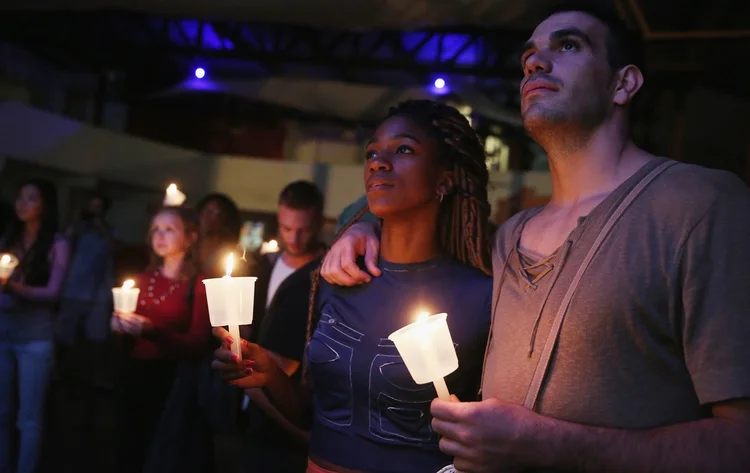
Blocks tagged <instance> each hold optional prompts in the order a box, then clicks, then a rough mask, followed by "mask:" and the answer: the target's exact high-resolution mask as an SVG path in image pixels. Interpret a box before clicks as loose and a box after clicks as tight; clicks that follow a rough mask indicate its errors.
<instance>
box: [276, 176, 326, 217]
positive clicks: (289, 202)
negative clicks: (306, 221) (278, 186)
mask: <svg viewBox="0 0 750 473" xmlns="http://www.w3.org/2000/svg"><path fill="white" fill-rule="evenodd" d="M323 203H324V199H323V193H322V192H320V189H318V186H316V185H315V184H313V183H312V182H309V181H295V182H292V183H291V184H289V185H287V186H286V187H285V188H284V190H282V191H281V194H280V195H279V205H282V204H283V205H285V206H287V207H289V208H290V209H294V210H315V212H316V213H318V214H321V215H322V214H323Z"/></svg>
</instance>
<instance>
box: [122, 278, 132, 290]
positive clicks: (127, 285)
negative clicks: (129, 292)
mask: <svg viewBox="0 0 750 473" xmlns="http://www.w3.org/2000/svg"><path fill="white" fill-rule="evenodd" d="M134 286H135V281H133V280H132V279H128V280H127V281H125V282H124V283H122V288H123V289H133V287H134Z"/></svg>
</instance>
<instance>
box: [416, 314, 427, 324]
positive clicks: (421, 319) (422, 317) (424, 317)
mask: <svg viewBox="0 0 750 473" xmlns="http://www.w3.org/2000/svg"><path fill="white" fill-rule="evenodd" d="M429 316H430V314H429V312H420V313H419V316H418V317H417V323H420V324H423V323H425V322H427V317H429Z"/></svg>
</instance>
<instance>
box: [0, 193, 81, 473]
mask: <svg viewBox="0 0 750 473" xmlns="http://www.w3.org/2000/svg"><path fill="white" fill-rule="evenodd" d="M57 225H58V215H57V192H56V190H55V187H54V185H52V184H51V183H50V182H47V181H44V180H41V179H33V180H30V181H28V182H27V183H26V184H24V185H23V187H21V192H20V193H19V194H18V198H17V199H16V215H15V218H14V219H12V221H11V223H10V225H9V227H8V231H7V232H6V234H5V236H4V237H3V238H2V239H1V240H0V251H2V252H8V253H13V254H15V255H16V256H17V257H18V259H19V260H20V262H19V264H18V266H17V267H16V269H15V271H14V272H13V274H12V275H11V276H10V279H9V280H7V281H0V288H1V290H0V376H1V377H2V381H1V382H0V471H16V472H18V473H32V472H33V471H36V469H37V466H38V462H39V459H40V450H41V444H42V427H43V425H44V416H43V413H44V404H45V401H46V394H47V388H48V386H49V382H50V378H51V377H52V363H53V355H54V342H53V339H54V338H53V337H54V327H53V320H54V311H55V302H56V301H57V298H58V296H59V294H60V289H61V288H62V283H63V279H64V278H65V272H66V270H67V266H68V257H69V254H68V253H69V248H68V243H67V241H66V240H65V239H64V238H63V237H62V235H60V234H59V233H57V228H58V227H57ZM16 399H17V402H16ZM15 406H17V408H16V409H14V407H15ZM14 419H15V426H17V427H18V430H19V434H20V436H19V442H18V451H17V452H16V455H13V454H12V453H11V447H12V446H13V443H14V442H12V441H11V438H12V433H13V427H14V425H13V420H14ZM13 457H16V465H13V466H12V465H11V464H10V463H11V459H12V458H13Z"/></svg>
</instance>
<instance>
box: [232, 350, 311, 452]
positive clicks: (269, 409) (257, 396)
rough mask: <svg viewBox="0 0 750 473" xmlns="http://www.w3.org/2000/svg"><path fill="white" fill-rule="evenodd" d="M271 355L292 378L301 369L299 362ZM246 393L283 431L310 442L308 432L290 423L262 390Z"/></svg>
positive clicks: (251, 390) (250, 390)
mask: <svg viewBox="0 0 750 473" xmlns="http://www.w3.org/2000/svg"><path fill="white" fill-rule="evenodd" d="M269 354H270V355H271V358H273V359H274V361H275V362H276V364H277V365H278V366H279V368H281V370H282V371H284V373H286V375H287V376H290V377H291V376H292V375H293V374H294V373H295V372H296V371H297V369H299V366H300V363H299V362H298V361H295V360H290V359H288V358H284V357H283V356H280V355H278V354H276V353H273V352H269ZM245 392H246V393H247V395H248V396H250V398H251V399H252V400H253V402H254V403H255V405H256V406H258V407H260V408H261V409H263V411H264V412H265V413H266V414H268V416H269V417H270V418H271V419H273V421H274V422H276V423H277V424H278V425H280V426H281V428H282V429H284V430H286V431H287V432H289V433H290V434H292V435H294V436H295V437H297V438H299V439H301V440H303V441H305V442H308V441H309V440H310V435H309V434H308V432H307V431H305V430H303V429H301V428H299V427H298V426H296V425H294V424H293V423H291V422H289V420H288V419H287V418H286V417H284V416H283V415H282V414H281V412H279V410H278V409H277V408H276V406H274V405H273V404H272V403H271V401H269V400H268V397H266V394H265V393H264V392H263V390H262V389H257V388H256V389H247V390H246V391H245Z"/></svg>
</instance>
